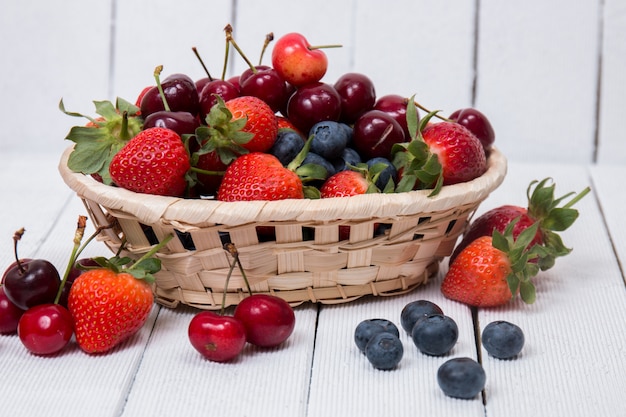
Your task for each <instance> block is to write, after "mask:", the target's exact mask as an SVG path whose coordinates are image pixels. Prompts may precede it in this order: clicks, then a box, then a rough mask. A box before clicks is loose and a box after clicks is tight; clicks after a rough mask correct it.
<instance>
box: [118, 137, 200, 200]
mask: <svg viewBox="0 0 626 417" xmlns="http://www.w3.org/2000/svg"><path fill="white" fill-rule="evenodd" d="M189 168H190V163H189V154H188V153H187V150H186V149H185V145H184V144H183V142H182V140H181V138H180V136H179V135H178V134H177V133H176V132H174V131H173V130H170V129H165V128H161V127H153V128H149V129H146V130H143V131H141V132H140V133H138V134H137V135H136V136H135V137H134V138H133V139H131V140H130V142H128V143H127V144H126V145H125V146H124V147H123V148H122V149H120V151H119V152H118V153H117V154H115V156H114V157H113V159H112V160H111V165H110V167H109V172H110V174H111V178H112V179H113V181H114V182H115V183H116V184H117V185H118V186H120V187H122V188H125V189H127V190H131V191H134V192H137V193H145V194H156V195H164V196H182V195H183V194H184V192H185V188H186V186H187V182H186V180H185V174H186V173H187V171H188V170H189Z"/></svg>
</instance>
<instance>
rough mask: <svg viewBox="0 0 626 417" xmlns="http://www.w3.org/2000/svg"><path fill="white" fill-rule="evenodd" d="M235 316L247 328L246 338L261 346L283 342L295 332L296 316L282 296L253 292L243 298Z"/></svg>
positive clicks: (249, 341)
mask: <svg viewBox="0 0 626 417" xmlns="http://www.w3.org/2000/svg"><path fill="white" fill-rule="evenodd" d="M234 316H235V318H236V319H238V320H239V321H240V322H241V323H243V326H244V327H245V329H246V340H247V341H248V343H252V344H253V345H256V346H261V347H273V346H278V345H280V344H281V343H283V342H284V341H285V340H287V338H288V337H289V336H290V335H291V333H292V332H293V329H294V327H295V325H296V316H295V314H294V312H293V309H292V308H291V306H290V305H289V303H287V302H286V301H285V300H283V299H282V298H279V297H276V296H273V295H267V294H253V295H251V296H249V297H247V298H244V299H243V300H241V302H240V303H239V304H238V305H237V307H236V308H235V313H234Z"/></svg>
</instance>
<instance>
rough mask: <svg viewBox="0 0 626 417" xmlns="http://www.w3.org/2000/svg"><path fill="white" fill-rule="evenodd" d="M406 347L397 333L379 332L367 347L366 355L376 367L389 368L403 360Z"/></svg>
mask: <svg viewBox="0 0 626 417" xmlns="http://www.w3.org/2000/svg"><path fill="white" fill-rule="evenodd" d="M403 354H404V347H403V346H402V342H401V341H400V339H399V338H398V336H396V335H395V334H391V333H387V332H383V333H378V334H377V335H375V336H374V337H372V339H371V340H370V341H369V343H368V344H367V346H366V347H365V356H366V357H367V360H368V361H370V363H371V364H372V366H374V368H376V369H381V370H384V371H386V370H389V369H393V368H395V367H396V366H397V365H398V364H399V363H400V360H402V355H403Z"/></svg>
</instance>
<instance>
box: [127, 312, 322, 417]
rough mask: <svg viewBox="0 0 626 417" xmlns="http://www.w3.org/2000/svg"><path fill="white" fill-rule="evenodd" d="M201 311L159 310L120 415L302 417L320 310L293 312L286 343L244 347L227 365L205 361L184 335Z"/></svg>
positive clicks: (304, 410) (304, 409)
mask: <svg viewBox="0 0 626 417" xmlns="http://www.w3.org/2000/svg"><path fill="white" fill-rule="evenodd" d="M198 311H199V310H196V309H192V308H186V307H179V308H177V309H174V310H170V309H167V308H162V309H161V312H160V314H159V318H158V321H157V324H156V326H155V328H154V331H153V333H152V336H151V338H150V343H149V345H148V349H147V350H146V353H145V354H144V356H143V360H142V363H141V368H140V369H139V372H138V373H137V375H136V377H135V382H134V385H133V390H132V392H131V393H130V395H129V397H128V402H127V404H126V406H125V408H124V412H123V414H122V415H123V416H137V415H152V416H156V415H159V416H172V415H185V416H190V417H192V416H206V415H207V413H210V414H211V415H222V416H229V415H232V416H251V415H254V416H285V417H293V416H298V415H305V412H306V395H307V390H308V382H309V374H310V372H309V368H310V364H311V357H312V355H313V340H314V336H315V333H314V332H315V320H316V317H317V309H316V308H315V306H311V305H303V306H300V307H297V308H296V309H295V313H296V327H295V329H294V332H293V334H292V335H291V336H290V337H289V339H287V341H286V342H285V343H284V344H282V345H280V346H278V347H276V348H272V349H261V348H255V347H253V346H252V345H247V346H246V347H245V348H244V351H243V353H242V355H241V356H240V357H238V358H236V359H235V360H234V361H233V362H229V363H216V362H211V361H208V360H206V359H204V358H203V357H202V356H201V355H200V354H199V353H198V352H197V351H196V350H195V349H194V348H193V347H192V346H191V344H190V343H189V339H188V337H187V328H188V326H189V322H190V320H191V319H192V317H193V315H194V314H195V313H197V312H198ZM228 313H229V314H232V309H230V310H229V311H228Z"/></svg>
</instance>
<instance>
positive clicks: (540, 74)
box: [0, 0, 626, 164]
mask: <svg viewBox="0 0 626 417" xmlns="http://www.w3.org/2000/svg"><path fill="white" fill-rule="evenodd" d="M383 4H384V6H383ZM227 23H231V24H232V25H233V26H234V29H235V32H234V35H235V39H236V40H237V41H238V43H239V44H240V45H241V46H242V48H243V49H244V50H245V51H247V53H248V55H250V57H251V58H252V60H253V61H256V60H257V57H258V55H259V52H260V48H261V44H262V42H263V39H264V36H265V34H266V33H268V32H273V33H274V34H275V36H277V37H278V36H280V35H282V34H285V33H287V32H291V31H298V32H301V33H303V34H305V36H307V38H308V39H309V40H310V42H311V43H312V44H327V43H341V44H343V45H344V47H343V48H342V49H335V50H329V51H327V54H328V57H329V61H330V65H329V71H328V73H327V76H326V77H325V79H324V81H326V82H329V83H333V82H334V81H335V80H336V79H337V78H338V77H339V76H340V75H341V74H343V73H345V72H348V71H356V72H362V73H364V74H366V75H368V76H369V77H370V78H372V80H373V81H374V82H375V84H376V87H377V93H378V95H379V96H380V95H383V94H388V93H398V94H402V95H407V96H409V95H412V94H416V95H417V99H418V100H419V101H420V102H422V103H423V104H424V105H426V106H427V107H430V108H433V109H435V108H436V109H441V110H443V111H444V113H446V114H448V113H450V112H452V111H453V110H455V109H457V108H461V107H465V106H475V107H477V108H479V109H481V110H482V111H483V112H485V113H486V114H487V115H488V117H489V118H490V119H491V121H492V123H493V125H494V128H495V130H496V135H497V137H496V141H497V144H498V146H499V147H500V149H501V150H503V151H504V152H505V154H506V155H507V157H508V158H509V159H510V160H519V161H557V162H562V163H593V162H603V163H615V164H619V163H623V162H625V161H626V152H625V151H626V138H625V137H624V133H623V130H622V118H623V114H624V111H625V110H626V2H624V1H623V0H577V1H575V2H573V1H571V0H525V1H501V0H465V1H462V0H457V1H452V0H439V1H428V0H388V1H386V2H381V1H378V0H349V1H348V0H347V1H336V0H316V1H293V0H273V1H271V2H259V1H254V0H221V1H215V0H214V1H207V0H178V1H165V0H125V1H118V0H106V1H104V0H100V1H89V2H86V1H83V0H59V1H52V2H50V1H43V0H4V1H3V3H2V12H1V13H0V53H1V58H0V59H1V60H2V64H1V65H0V122H1V123H0V125H1V126H2V134H1V135H0V153H1V154H5V153H6V152H7V151H9V150H24V151H28V152H31V151H33V150H34V149H36V150H42V151H49V150H53V151H57V150H58V151H59V153H60V151H61V150H62V149H63V148H64V147H66V146H67V145H68V143H67V142H65V141H64V140H63V137H64V136H65V134H66V133H67V130H68V129H69V127H70V126H72V125H73V124H75V123H76V121H77V120H76V119H73V118H70V117H67V116H64V115H63V114H61V113H60V112H59V111H58V110H57V104H58V102H59V100H60V99H61V98H62V97H63V98H64V100H65V103H66V106H67V108H68V109H70V110H74V111H80V112H83V113H88V114H93V105H92V103H91V101H92V100H102V99H114V98H115V97H116V96H121V97H123V98H126V99H129V100H134V99H135V98H136V96H137V94H138V93H139V91H140V90H141V89H142V88H143V87H144V86H145V85H148V84H152V83H153V78H152V72H153V69H154V67H155V66H156V65H159V64H163V65H164V66H165V73H164V75H166V74H170V73H174V72H184V73H187V74H188V75H190V76H191V77H193V78H199V77H202V76H203V75H204V74H203V70H202V68H201V66H200V65H199V64H198V62H197V61H196V58H195V56H194V55H193V53H192V51H191V47H192V46H196V47H197V48H198V50H199V51H200V53H201V54H202V56H203V57H204V59H205V61H206V62H207V64H208V66H209V68H210V70H211V71H212V73H213V75H219V74H221V69H222V58H223V50H224V34H223V28H224V26H225V25H226V24H227ZM270 52H271V50H270ZM270 52H268V54H267V55H266V60H265V63H269V62H270V60H269V53H270ZM243 64H244V63H243V61H242V60H241V59H239V58H238V57H234V59H233V60H232V61H231V65H230V68H229V72H228V74H229V75H232V74H237V73H240V72H241V71H242V70H243V69H244V65H243Z"/></svg>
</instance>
